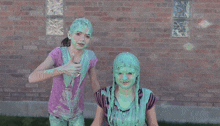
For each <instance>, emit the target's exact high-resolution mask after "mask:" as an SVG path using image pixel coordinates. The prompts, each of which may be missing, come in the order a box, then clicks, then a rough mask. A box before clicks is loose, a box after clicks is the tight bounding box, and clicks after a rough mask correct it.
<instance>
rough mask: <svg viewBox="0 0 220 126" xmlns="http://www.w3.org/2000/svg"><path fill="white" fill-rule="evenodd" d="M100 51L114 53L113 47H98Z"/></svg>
mask: <svg viewBox="0 0 220 126" xmlns="http://www.w3.org/2000/svg"><path fill="white" fill-rule="evenodd" d="M100 48H101V51H114V48H113V47H100Z"/></svg>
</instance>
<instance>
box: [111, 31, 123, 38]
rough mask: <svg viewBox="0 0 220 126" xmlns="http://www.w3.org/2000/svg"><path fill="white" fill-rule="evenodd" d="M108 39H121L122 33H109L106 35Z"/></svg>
mask: <svg viewBox="0 0 220 126" xmlns="http://www.w3.org/2000/svg"><path fill="white" fill-rule="evenodd" d="M108 36H109V37H122V36H124V33H115V32H110V33H108Z"/></svg>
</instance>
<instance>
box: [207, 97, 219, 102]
mask: <svg viewBox="0 0 220 126" xmlns="http://www.w3.org/2000/svg"><path fill="white" fill-rule="evenodd" d="M208 102H220V98H219V97H210V98H209V100H208Z"/></svg>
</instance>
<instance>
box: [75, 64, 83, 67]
mask: <svg viewBox="0 0 220 126" xmlns="http://www.w3.org/2000/svg"><path fill="white" fill-rule="evenodd" d="M74 66H75V68H80V67H81V66H82V65H81V64H74Z"/></svg>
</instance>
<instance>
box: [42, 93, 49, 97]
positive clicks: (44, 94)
mask: <svg viewBox="0 0 220 126" xmlns="http://www.w3.org/2000/svg"><path fill="white" fill-rule="evenodd" d="M40 97H46V98H49V97H50V93H40Z"/></svg>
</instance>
